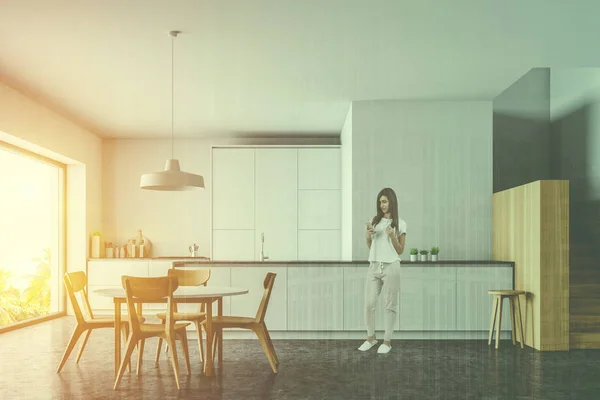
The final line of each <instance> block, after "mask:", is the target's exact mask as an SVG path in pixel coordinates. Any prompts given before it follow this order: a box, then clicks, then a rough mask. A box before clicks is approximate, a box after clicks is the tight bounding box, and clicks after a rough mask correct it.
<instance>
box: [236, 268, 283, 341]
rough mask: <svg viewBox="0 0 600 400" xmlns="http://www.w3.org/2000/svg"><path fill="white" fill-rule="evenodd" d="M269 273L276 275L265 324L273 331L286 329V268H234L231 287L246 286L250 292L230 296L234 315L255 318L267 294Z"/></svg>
mask: <svg viewBox="0 0 600 400" xmlns="http://www.w3.org/2000/svg"><path fill="white" fill-rule="evenodd" d="M269 272H274V273H276V274H277V276H276V277H275V284H274V285H273V291H272V292H271V299H270V300H269V306H268V308H267V314H266V316H265V323H266V325H267V328H268V329H269V330H271V331H285V330H286V329H287V268H286V267H232V268H231V286H236V287H245V288H248V290H249V292H248V294H244V295H241V296H233V297H232V298H231V315H235V316H239V317H250V318H254V317H256V312H257V311H258V307H259V305H260V302H261V301H262V298H263V294H264V280H265V277H266V276H267V273H269Z"/></svg>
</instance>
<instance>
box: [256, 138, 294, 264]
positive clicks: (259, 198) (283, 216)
mask: <svg viewBox="0 0 600 400" xmlns="http://www.w3.org/2000/svg"><path fill="white" fill-rule="evenodd" d="M297 154H298V150H297V149H294V148H272V149H256V151H255V170H256V185H255V193H256V194H255V196H256V206H255V213H256V222H255V223H256V225H255V238H256V244H255V246H254V248H255V249H256V255H255V259H256V260H258V259H260V249H261V240H262V234H263V233H264V235H265V243H264V252H265V255H266V256H268V257H269V260H271V261H275V260H277V261H289V260H296V259H297V257H298V254H297V242H298V215H297V211H296V210H297V208H298V189H297V187H298V183H297V182H298V162H297Z"/></svg>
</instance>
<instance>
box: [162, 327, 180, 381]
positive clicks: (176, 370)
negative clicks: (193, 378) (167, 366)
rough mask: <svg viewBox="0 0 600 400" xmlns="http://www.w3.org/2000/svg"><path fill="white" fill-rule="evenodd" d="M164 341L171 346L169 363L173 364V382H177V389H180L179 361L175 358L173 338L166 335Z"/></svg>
mask: <svg viewBox="0 0 600 400" xmlns="http://www.w3.org/2000/svg"><path fill="white" fill-rule="evenodd" d="M166 342H167V343H168V344H169V347H171V351H170V353H171V364H172V365H173V372H174V373H175V383H177V389H181V382H180V380H179V361H178V360H177V348H176V347H175V338H174V337H170V336H168V337H167V340H166Z"/></svg>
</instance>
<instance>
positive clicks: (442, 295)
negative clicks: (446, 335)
mask: <svg viewBox="0 0 600 400" xmlns="http://www.w3.org/2000/svg"><path fill="white" fill-rule="evenodd" d="M399 311H400V312H399V315H400V330H403V331H454V330H456V268H454V267H436V266H422V267H402V269H401V270H400V307H399Z"/></svg>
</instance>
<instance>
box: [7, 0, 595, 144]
mask: <svg viewBox="0 0 600 400" xmlns="http://www.w3.org/2000/svg"><path fill="white" fill-rule="evenodd" d="M599 12H600V2H598V1H596V0H589V1H584V0H572V1H570V2H566V1H564V0H504V1H498V0H446V1H444V0H413V1H409V0H388V1H384V0H301V1H299V0H277V1H276V0H102V1H98V0H54V1H48V0H2V1H0V38H1V40H0V80H2V81H3V82H5V83H6V84H8V85H10V86H12V87H14V88H15V89H17V90H20V91H22V92H24V93H25V94H26V95H28V96H30V97H32V98H34V99H36V100H37V101H39V102H41V103H43V104H46V105H47V106H49V107H51V108H53V109H54V110H56V111H58V112H60V113H62V114H63V115H65V116H67V117H68V118H70V119H72V120H73V121H75V122H77V123H79V124H81V125H83V126H84V127H86V128H88V129H89V130H91V131H92V132H94V133H96V134H98V135H100V136H103V137H119V138H151V137H156V138H158V137H168V136H170V134H171V38H170V36H169V35H168V32H169V31H170V30H173V29H177V30H181V31H182V32H183V33H182V34H181V35H180V36H179V38H177V39H176V41H175V68H174V73H175V93H174V99H175V120H174V126H175V135H176V137H214V136H218V135H228V136H257V137H258V136H263V137H264V136H273V135H294V136H331V135H339V133H340V131H341V129H342V125H343V122H344V119H345V117H346V113H347V111H348V107H349V105H350V103H351V102H352V101H358V100H380V99H406V100H427V99H448V100H456V99H493V98H494V97H495V96H496V95H498V94H499V93H501V92H502V91H503V90H504V89H506V88H507V87H508V86H510V85H511V84H512V83H513V82H514V81H515V80H517V79H518V78H519V77H520V76H521V75H523V74H524V73H526V72H527V71H528V70H529V69H531V68H532V67H547V66H568V67H574V66H578V67H580V66H600V52H599V51H598V47H597V39H598V37H600V24H598V23H597V16H598V15H599Z"/></svg>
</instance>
